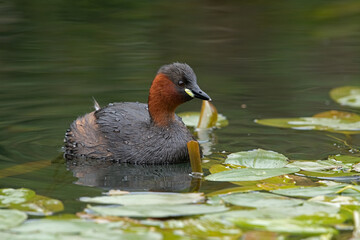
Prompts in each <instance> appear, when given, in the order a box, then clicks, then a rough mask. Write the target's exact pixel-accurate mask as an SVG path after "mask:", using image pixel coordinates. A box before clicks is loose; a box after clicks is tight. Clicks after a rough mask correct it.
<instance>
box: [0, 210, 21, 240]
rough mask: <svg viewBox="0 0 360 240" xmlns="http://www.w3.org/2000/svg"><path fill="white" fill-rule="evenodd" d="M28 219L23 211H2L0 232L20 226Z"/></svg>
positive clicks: (0, 214)
mask: <svg viewBox="0 0 360 240" xmlns="http://www.w3.org/2000/svg"><path fill="white" fill-rule="evenodd" d="M26 218H27V215H26V214H25V213H23V212H21V211H18V210H12V209H0V230H5V229H9V228H12V227H15V226H17V225H20V224H21V223H22V222H23V221H25V220H26ZM0 235H1V233H0Z"/></svg>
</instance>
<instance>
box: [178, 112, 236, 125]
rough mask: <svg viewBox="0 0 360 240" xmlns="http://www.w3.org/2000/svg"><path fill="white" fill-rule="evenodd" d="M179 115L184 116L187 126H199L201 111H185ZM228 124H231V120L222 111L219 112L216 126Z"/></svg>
mask: <svg viewBox="0 0 360 240" xmlns="http://www.w3.org/2000/svg"><path fill="white" fill-rule="evenodd" d="M178 115H179V116H180V117H181V118H182V121H183V122H184V123H185V125H186V126H188V127H194V128H196V127H197V126H198V123H199V119H200V113H199V112H183V113H179V114H178ZM227 125H229V122H228V120H227V119H226V117H225V116H224V115H222V114H221V113H218V116H217V121H216V127H218V128H221V127H226V126H227Z"/></svg>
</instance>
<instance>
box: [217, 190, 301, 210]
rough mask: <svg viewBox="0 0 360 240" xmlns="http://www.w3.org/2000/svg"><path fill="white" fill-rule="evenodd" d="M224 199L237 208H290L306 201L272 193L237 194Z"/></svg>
mask: <svg viewBox="0 0 360 240" xmlns="http://www.w3.org/2000/svg"><path fill="white" fill-rule="evenodd" d="M222 199H223V200H224V201H225V202H227V203H231V204H233V205H236V206H243V207H254V208H264V207H290V206H296V205H300V204H302V203H303V202H304V200H300V199H293V198H288V197H283V196H279V195H275V194H271V193H262V192H253V193H236V194H229V195H226V196H223V197H222Z"/></svg>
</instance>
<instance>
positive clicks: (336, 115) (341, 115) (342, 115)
mask: <svg viewBox="0 0 360 240" xmlns="http://www.w3.org/2000/svg"><path fill="white" fill-rule="evenodd" d="M313 117H316V118H332V119H347V120H350V121H354V122H357V121H360V116H359V115H357V114H356V113H351V112H343V111H337V110H330V111H326V112H321V113H317V114H315V115H314V116H313Z"/></svg>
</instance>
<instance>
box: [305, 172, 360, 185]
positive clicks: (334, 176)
mask: <svg viewBox="0 0 360 240" xmlns="http://www.w3.org/2000/svg"><path fill="white" fill-rule="evenodd" d="M299 174H302V175H304V176H307V177H315V178H319V179H323V180H334V181H336V180H337V181H343V182H350V181H352V180H358V179H359V178H360V174H359V173H354V172H338V171H332V170H330V171H318V172H309V171H301V172H299Z"/></svg>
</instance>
